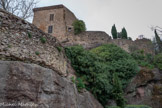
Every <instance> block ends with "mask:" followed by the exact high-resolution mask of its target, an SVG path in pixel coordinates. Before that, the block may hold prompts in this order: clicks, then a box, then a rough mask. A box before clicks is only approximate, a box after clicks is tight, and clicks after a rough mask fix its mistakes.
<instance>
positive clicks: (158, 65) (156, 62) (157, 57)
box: [154, 53, 162, 70]
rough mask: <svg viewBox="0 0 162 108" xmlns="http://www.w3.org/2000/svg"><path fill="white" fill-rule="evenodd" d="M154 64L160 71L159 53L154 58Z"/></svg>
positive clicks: (161, 60)
mask: <svg viewBox="0 0 162 108" xmlns="http://www.w3.org/2000/svg"><path fill="white" fill-rule="evenodd" d="M154 64H155V65H156V67H157V68H159V69H160V70H162V53H159V54H158V55H156V56H155V59H154Z"/></svg>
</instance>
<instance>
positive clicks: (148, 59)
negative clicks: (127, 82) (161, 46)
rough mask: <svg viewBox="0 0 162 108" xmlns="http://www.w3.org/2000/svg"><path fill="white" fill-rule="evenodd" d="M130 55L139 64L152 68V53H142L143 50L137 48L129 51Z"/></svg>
mask: <svg viewBox="0 0 162 108" xmlns="http://www.w3.org/2000/svg"><path fill="white" fill-rule="evenodd" d="M131 55H132V57H133V58H134V59H135V60H136V62H137V63H138V65H139V66H141V67H147V68H149V69H153V68H154V64H153V55H151V54H144V51H143V50H137V51H135V52H133V53H131Z"/></svg>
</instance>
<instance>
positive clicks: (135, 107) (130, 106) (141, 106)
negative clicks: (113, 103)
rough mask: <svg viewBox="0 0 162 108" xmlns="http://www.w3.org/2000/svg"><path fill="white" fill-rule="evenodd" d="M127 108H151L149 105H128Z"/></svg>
mask: <svg viewBox="0 0 162 108" xmlns="http://www.w3.org/2000/svg"><path fill="white" fill-rule="evenodd" d="M126 108H151V107H149V106H147V105H127V106H126Z"/></svg>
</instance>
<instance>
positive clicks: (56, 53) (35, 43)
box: [0, 9, 67, 76]
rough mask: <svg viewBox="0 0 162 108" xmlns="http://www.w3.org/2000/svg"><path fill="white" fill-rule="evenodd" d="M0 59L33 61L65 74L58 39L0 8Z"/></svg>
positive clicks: (62, 55)
mask: <svg viewBox="0 0 162 108" xmlns="http://www.w3.org/2000/svg"><path fill="white" fill-rule="evenodd" d="M43 39H45V43H43V42H42V40H43ZM61 49H62V51H61ZM0 59H1V60H4V59H8V60H21V61H25V62H33V63H36V64H40V65H42V66H45V67H48V68H51V69H53V70H56V71H57V72H58V73H59V74H61V75H63V76H66V75H67V60H66V57H65V55H64V52H63V48H62V46H61V44H60V43H59V42H58V40H57V39H56V38H55V37H53V36H51V35H48V34H46V33H44V32H43V31H41V30H39V29H37V28H36V27H35V26H34V25H32V24H30V23H28V22H26V21H24V20H21V19H19V18H18V17H15V16H13V15H11V14H10V13H7V12H5V11H3V10H1V9H0Z"/></svg>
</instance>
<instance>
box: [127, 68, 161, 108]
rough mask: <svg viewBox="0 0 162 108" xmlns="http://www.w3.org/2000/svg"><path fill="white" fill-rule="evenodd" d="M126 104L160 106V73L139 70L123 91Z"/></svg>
mask: <svg viewBox="0 0 162 108" xmlns="http://www.w3.org/2000/svg"><path fill="white" fill-rule="evenodd" d="M125 98H126V99H127V102H128V104H144V105H148V106H151V107H152V108H161V106H162V73H161V72H160V71H159V70H158V69H153V70H149V69H146V68H141V70H140V72H139V73H138V74H137V75H136V76H135V77H134V78H133V80H132V81H131V83H130V84H129V85H128V87H127V89H126V91H125Z"/></svg>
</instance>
